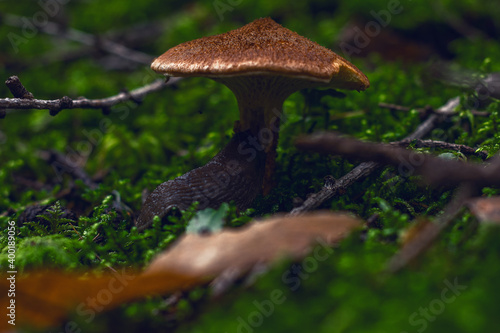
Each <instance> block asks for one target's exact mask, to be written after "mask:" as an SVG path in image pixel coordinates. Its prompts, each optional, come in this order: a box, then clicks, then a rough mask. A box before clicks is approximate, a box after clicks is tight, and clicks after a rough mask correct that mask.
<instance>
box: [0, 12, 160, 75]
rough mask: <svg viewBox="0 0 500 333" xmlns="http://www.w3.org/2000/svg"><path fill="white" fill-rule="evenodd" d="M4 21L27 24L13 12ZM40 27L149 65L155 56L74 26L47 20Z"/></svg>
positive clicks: (41, 29)
mask: <svg viewBox="0 0 500 333" xmlns="http://www.w3.org/2000/svg"><path fill="white" fill-rule="evenodd" d="M2 19H3V23H5V24H6V25H10V26H14V27H18V28H22V27H23V25H24V24H25V23H24V22H23V18H22V17H21V16H17V15H13V14H4V15H3V16H2ZM38 29H39V30H40V31H41V32H43V33H45V34H47V35H52V36H57V37H62V38H66V39H68V40H72V41H75V42H78V43H81V44H84V45H88V46H92V47H96V48H97V49H99V50H103V51H105V52H107V53H110V54H113V55H116V56H118V57H120V58H123V59H126V60H129V61H133V62H136V63H140V64H144V65H149V64H151V61H152V60H153V58H154V57H153V56H150V55H149V54H146V53H143V52H140V51H136V50H132V49H129V48H128V47H125V46H123V45H121V44H118V43H115V42H113V41H110V40H108V39H105V38H102V37H98V36H95V35H92V34H89V33H86V32H83V31H79V30H76V29H72V28H69V29H68V28H65V27H62V26H61V25H59V24H57V23H54V22H47V23H46V24H44V25H41V26H39V27H38Z"/></svg>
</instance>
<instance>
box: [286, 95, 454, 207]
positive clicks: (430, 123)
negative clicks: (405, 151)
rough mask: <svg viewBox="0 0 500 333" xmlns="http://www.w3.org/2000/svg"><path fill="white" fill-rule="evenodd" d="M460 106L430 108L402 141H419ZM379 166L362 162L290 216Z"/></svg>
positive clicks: (315, 194)
mask: <svg viewBox="0 0 500 333" xmlns="http://www.w3.org/2000/svg"><path fill="white" fill-rule="evenodd" d="M459 104H460V98H459V97H454V98H451V99H450V100H448V101H447V102H446V103H445V104H444V105H443V106H441V107H440V108H439V109H437V110H433V109H432V108H430V110H431V111H433V112H434V113H432V114H431V115H430V116H429V117H428V118H427V119H426V120H425V121H424V122H423V123H421V124H420V125H419V126H418V127H417V128H416V129H415V131H414V132H413V133H411V134H410V135H408V136H407V137H406V138H405V139H404V140H415V139H421V138H423V137H424V136H426V135H427V134H428V133H429V132H430V131H432V129H434V128H435V127H436V125H437V124H438V123H440V122H441V121H443V120H444V119H446V118H447V117H449V116H451V115H453V114H454V113H455V108H456V107H457V106H458V105H459ZM381 166H382V165H381V164H378V163H376V162H364V163H361V164H359V165H358V166H357V167H355V168H354V169H352V170H351V171H350V172H349V173H347V174H346V175H344V176H343V177H342V178H340V179H339V180H337V181H336V182H335V183H334V184H333V185H329V186H323V188H322V189H321V190H320V191H319V192H317V193H314V194H312V195H311V196H309V198H307V200H305V201H304V203H303V204H302V205H301V206H298V207H295V208H294V209H292V211H291V212H290V215H299V214H302V213H304V212H307V211H311V210H314V209H315V208H317V207H318V206H320V205H321V204H322V203H323V202H325V201H327V200H330V199H332V198H333V197H335V196H336V195H338V194H341V193H343V192H345V191H346V190H347V188H348V187H349V186H351V185H352V184H354V183H355V182H357V181H359V180H362V179H364V178H366V177H368V176H369V175H370V174H371V173H372V172H373V171H375V170H376V169H378V168H379V167H381Z"/></svg>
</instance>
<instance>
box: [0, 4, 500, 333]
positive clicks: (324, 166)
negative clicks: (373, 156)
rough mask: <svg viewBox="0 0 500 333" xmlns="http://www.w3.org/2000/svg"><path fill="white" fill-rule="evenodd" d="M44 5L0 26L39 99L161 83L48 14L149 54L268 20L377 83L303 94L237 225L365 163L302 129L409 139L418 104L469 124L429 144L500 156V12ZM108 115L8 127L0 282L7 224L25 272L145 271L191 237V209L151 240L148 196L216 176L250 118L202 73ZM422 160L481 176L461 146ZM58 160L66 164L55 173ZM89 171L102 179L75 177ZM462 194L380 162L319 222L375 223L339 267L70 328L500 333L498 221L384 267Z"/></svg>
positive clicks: (332, 262)
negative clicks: (179, 180) (139, 223)
mask: <svg viewBox="0 0 500 333" xmlns="http://www.w3.org/2000/svg"><path fill="white" fill-rule="evenodd" d="M57 1H59V2H57ZM46 3H51V1H48V2H30V3H25V2H12V1H3V2H1V1H0V13H1V14H0V17H1V19H0V21H3V22H7V24H2V25H0V36H2V38H0V78H3V79H7V78H8V77H10V76H11V75H17V76H18V77H19V78H20V79H21V81H22V82H23V84H24V86H25V87H26V88H27V89H28V90H29V91H30V92H32V93H33V94H34V96H35V97H36V98H39V99H57V98H61V97H62V96H70V97H71V98H77V97H78V96H85V97H87V98H103V97H107V96H111V95H115V94H117V93H118V92H119V91H120V90H122V89H124V88H126V89H130V90H131V89H135V88H138V87H141V86H143V85H145V84H148V83H151V82H153V81H154V80H155V79H157V78H158V75H157V74H155V73H153V72H152V71H151V70H150V69H149V67H148V66H147V65H145V64H140V63H137V62H134V61H130V60H126V59H123V58H121V57H118V56H115V55H113V54H110V53H109V52H107V51H106V50H103V49H102V48H99V47H94V46H86V45H83V44H81V43H80V42H78V41H72V40H68V39H67V38H63V37H60V36H59V37H58V36H53V35H50V34H47V33H44V31H43V29H42V28H43V27H42V26H44V27H45V26H47V24H45V25H44V22H43V21H40V20H42V18H41V17H42V16H41V14H40V13H46V14H45V15H46V17H50V20H51V21H53V22H56V23H57V24H59V25H60V26H67V27H68V28H74V29H77V30H80V31H84V32H86V33H89V34H91V35H95V36H102V37H105V38H107V39H111V40H114V41H116V42H117V43H118V44H122V45H126V46H128V47H129V48H131V49H134V50H138V51H140V52H143V53H144V54H146V55H152V56H158V55H160V54H162V53H163V52H164V51H166V50H167V49H168V48H169V47H172V46H175V45H177V44H179V43H181V42H184V41H187V40H191V39H195V38H199V37H202V36H206V35H211V34H217V33H222V32H225V31H228V30H231V29H234V28H237V27H240V26H242V25H244V24H246V23H249V22H251V21H252V20H254V19H256V18H259V17H265V16H270V17H272V18H274V19H275V20H277V21H278V22H279V23H280V24H282V25H283V26H285V27H287V28H289V29H291V30H293V31H296V32H298V33H299V34H300V35H303V36H306V37H308V38H310V39H311V40H313V41H315V42H317V43H319V44H321V45H323V46H326V47H328V48H330V49H332V50H334V51H335V52H337V53H339V54H340V55H341V56H344V57H348V58H349V60H351V61H352V62H353V63H354V64H355V65H356V66H357V67H358V68H360V69H361V70H362V71H363V72H364V73H365V74H366V75H367V76H368V78H369V80H370V82H371V87H370V88H369V89H368V90H366V91H365V92H362V93H358V92H345V98H337V97H335V96H330V95H328V94H326V95H324V96H322V95H321V94H318V92H317V91H316V92H315V91H303V92H298V93H295V94H293V95H292V96H291V97H290V98H288V99H287V100H286V102H285V105H284V112H285V114H286V121H284V122H283V124H282V128H281V132H280V142H279V147H278V158H277V172H276V180H277V186H276V187H275V188H274V189H273V190H272V192H271V193H270V194H269V195H268V196H265V197H263V196H259V197H258V198H257V199H256V201H255V203H254V205H253V207H252V208H251V209H248V210H247V211H245V212H237V211H236V209H235V207H234V206H230V208H229V209H228V212H227V214H226V222H225V224H226V226H227V227H238V226H241V225H243V224H245V223H247V222H248V221H250V220H251V219H252V218H254V217H263V216H270V215H272V214H274V213H278V212H289V211H291V210H292V209H293V207H294V206H293V202H294V198H301V199H306V197H307V195H308V194H310V193H314V192H318V191H319V190H320V189H321V188H322V186H323V183H324V178H325V176H328V175H331V176H333V177H334V178H336V179H338V178H340V177H342V176H343V175H345V174H346V173H347V172H349V171H350V170H351V169H352V168H353V167H354V166H356V165H357V164H359V162H358V161H355V160H349V159H345V158H342V157H332V156H328V155H320V154H315V153H307V152H304V151H300V150H298V149H297V148H295V146H294V140H295V139H296V138H297V137H298V136H299V135H301V134H309V133H313V132H316V131H325V130H327V131H337V132H341V133H343V134H346V135H349V136H352V137H355V138H358V139H361V140H366V141H373V142H392V141H397V140H401V139H403V138H404V137H405V136H407V135H408V134H410V133H412V132H413V131H414V130H415V128H417V127H418V125H419V124H421V123H422V121H424V120H425V115H423V114H422V112H419V110H418V109H422V108H425V107H426V106H431V107H433V108H438V107H440V106H442V105H444V104H445V103H446V102H447V101H448V100H449V99H450V98H453V97H456V96H459V97H460V98H461V105H460V106H459V107H458V108H457V112H456V114H455V115H453V116H452V117H449V118H448V119H447V120H446V121H445V122H443V123H440V124H439V125H438V126H437V127H436V128H435V129H434V130H432V131H431V133H430V134H429V135H428V136H426V137H425V138H424V139H434V140H440V141H446V142H449V143H456V144H462V145H466V146H469V147H473V148H475V149H479V150H481V151H486V152H487V153H488V156H490V157H491V156H493V155H495V154H496V153H497V152H498V150H499V148H500V134H499V131H498V126H500V104H499V103H498V101H497V100H496V99H495V98H493V97H495V93H494V92H493V91H490V92H489V93H488V94H487V96H486V97H485V95H484V92H479V93H478V92H476V91H475V90H474V87H475V82H477V80H481V79H484V78H486V77H487V76H488V75H489V74H490V73H494V72H498V71H500V62H499V61H498V59H500V43H499V37H500V26H499V22H500V9H499V7H498V5H497V4H496V3H495V2H477V3H476V2H471V1H465V0H460V1H448V0H446V1H439V2H435V1H431V0H428V1H427V0H426V1H420V2H416V1H395V0H390V1H376V0H370V1H363V2H355V1H346V2H335V1H307V2H300V1H295V2H294V1H292V2H290V1H281V0H279V1H272V2H269V1H256V2H254V1H252V2H250V1H225V0H220V1H219V0H216V1H189V2H186V1H167V2H165V1H154V0H149V1H134V2H123V1H114V0H113V1H106V2H105V3H104V2H97V1H62V0H54V1H53V2H52V4H53V3H57V4H58V5H57V6H56V7H57V8H58V11H57V13H56V14H54V15H51V14H50V13H51V12H49V10H50V8H49V7H46V6H42V4H46ZM62 3H64V5H63V4H62ZM46 5H47V4H46ZM47 6H48V5H47ZM387 13H389V14H388V15H387ZM7 14H10V15H11V16H8V15H7ZM12 15H16V17H17V18H20V17H25V19H26V20H27V21H24V22H32V23H33V22H35V24H38V25H39V26H38V27H35V29H34V30H32V31H30V30H29V28H27V27H26V26H25V27H23V26H21V27H15V26H13V25H12V24H9V22H11V23H12V20H14V18H15V17H13V16H12ZM37 15H38V16H37ZM384 15H385V16H384ZM37 20H38V21H37ZM14 21H15V20H14ZM21 22H23V21H21ZM40 22H41V23H40ZM370 22H372V23H370ZM360 34H364V35H365V37H366V38H362V37H360ZM356 41H357V42H356ZM499 95H500V94H498V92H497V94H496V97H497V98H498V96H499ZM7 97H12V96H11V94H10V92H9V90H8V89H7V88H6V87H5V86H3V85H2V86H0V98H7ZM380 103H391V104H396V105H401V106H405V107H408V108H409V110H407V111H404V110H403V111H400V110H394V109H388V108H383V107H380V106H379V104H380ZM473 110H476V111H481V112H483V113H485V114H478V113H477V112H475V111H473ZM106 111H107V112H104V113H103V112H101V111H100V110H91V109H73V110H63V111H61V112H60V113H59V114H57V115H56V116H50V115H49V112H48V111H47V110H14V109H12V110H8V111H7V114H6V117H5V119H2V120H0V193H1V195H0V229H1V230H2V233H1V238H0V266H1V268H2V272H1V273H2V274H5V273H6V271H7V267H8V264H9V261H8V260H9V258H8V237H7V228H8V224H9V222H10V221H15V225H16V236H15V237H16V242H17V251H16V268H17V270H18V274H29V273H30V272H34V271H40V270H45V271H49V270H54V269H62V270H68V271H91V270H92V271H101V272H105V271H107V270H109V267H112V268H114V269H119V268H122V267H132V268H135V269H141V268H143V267H145V266H146V265H147V264H148V263H149V262H150V261H151V259H152V258H153V257H154V256H155V254H157V253H159V252H161V251H162V250H164V249H166V248H167V247H168V246H169V245H170V244H172V242H174V241H175V240H176V239H177V237H179V236H180V235H181V234H183V233H184V231H185V228H186V225H187V224H188V222H189V221H190V219H191V218H192V217H193V215H194V212H193V211H188V212H186V213H184V214H183V215H182V217H177V218H172V219H171V220H170V223H169V224H168V225H165V226H163V227H162V226H157V227H156V228H155V229H150V230H148V231H146V232H143V233H139V232H137V230H136V229H134V228H133V218H134V217H136V216H137V213H138V212H139V211H140V208H141V203H142V195H143V192H144V190H145V189H146V190H148V191H151V190H153V189H154V188H155V187H156V186H157V185H158V184H160V183H162V182H164V181H166V180H168V179H173V178H175V177H177V176H179V175H181V174H183V173H185V172H186V171H188V170H191V169H193V168H195V167H199V166H201V165H203V164H204V163H206V162H207V161H208V160H209V159H210V158H211V157H212V156H214V155H215V154H216V153H217V152H218V151H219V150H220V149H221V148H222V147H223V146H224V145H225V144H226V143H227V142H228V141H229V139H230V138H231V136H232V129H233V122H234V121H235V120H236V119H237V118H238V111H237V105H236V101H235V99H234V97H233V95H232V93H231V92H230V91H229V90H228V89H227V88H225V87H224V86H222V85H221V84H219V83H216V82H214V81H211V80H208V79H201V78H190V79H185V80H182V81H180V82H179V83H178V84H177V85H175V86H173V87H167V88H166V89H163V90H162V91H161V92H157V93H153V94H149V95H148V96H146V97H145V98H144V100H143V101H142V102H141V103H139V104H137V103H134V102H130V101H129V102H126V103H121V104H118V105H116V106H113V107H112V108H110V109H108V110H106ZM418 150H419V151H421V152H428V153H432V154H435V155H443V154H444V155H443V156H442V157H443V158H445V157H446V158H452V159H457V160H467V161H477V162H481V160H480V159H479V158H476V157H471V156H465V155H463V154H461V153H458V152H456V151H451V150H442V149H430V148H418ZM58 154H59V155H58ZM55 156H63V157H66V160H70V161H71V164H70V165H67V164H66V165H65V164H61V163H58V162H57V160H55V159H54V158H55ZM75 171H76V172H75ZM79 171H84V172H85V173H86V174H87V175H89V178H88V179H85V178H82V177H78V175H77V172H79ZM455 191H456V189H454V188H453V189H447V188H441V187H438V188H433V187H427V186H425V185H422V183H421V178H420V177H419V176H418V175H410V176H405V175H402V174H401V173H400V172H399V171H398V168H394V167H385V168H382V169H380V170H378V171H377V172H375V173H373V174H372V175H370V176H369V177H367V178H365V179H363V180H362V181H360V182H356V183H355V184H354V185H353V186H350V187H349V188H348V189H347V191H346V192H345V193H343V194H341V195H338V196H336V197H335V198H334V199H333V200H329V201H327V202H325V203H324V204H322V205H321V206H320V207H319V208H321V209H327V210H332V211H348V212H351V213H352V214H354V215H356V216H358V217H360V218H361V219H363V220H365V221H366V220H368V219H370V218H372V219H373V218H374V216H378V217H377V218H376V221H375V222H373V223H371V224H367V225H366V226H365V227H364V228H363V229H362V230H359V231H357V232H355V233H353V234H351V235H350V236H349V237H348V238H347V239H345V240H344V241H342V242H341V243H340V244H339V245H338V246H337V247H335V248H334V249H333V251H332V252H331V253H330V252H329V251H328V253H329V256H328V258H327V259H326V260H323V261H317V262H316V263H314V265H312V264H311V265H309V266H308V265H305V262H304V265H302V266H301V262H298V263H296V262H295V263H294V262H290V261H286V260H285V261H282V262H281V263H279V264H278V265H274V266H273V267H272V268H271V269H270V270H268V271H266V272H265V273H263V274H262V275H259V276H258V277H257V278H256V279H255V280H254V281H252V283H251V284H247V285H245V284H244V283H240V282H237V283H236V284H235V286H233V287H231V288H230V289H229V290H227V291H226V292H225V293H223V294H222V295H220V296H218V297H217V298H213V297H211V291H210V289H209V288H208V287H199V288H197V289H195V290H192V291H189V292H185V293H181V294H177V295H174V296H171V297H168V296H165V295H163V296H156V297H148V298H146V299H145V300H141V301H137V302H134V303H127V304H123V305H121V306H120V307H118V308H115V309H113V310H111V311H107V312H103V313H96V316H95V318H94V317H92V318H91V320H89V318H90V317H89V316H88V315H87V316H85V315H81V314H79V313H77V312H76V310H75V312H74V313H73V314H71V316H70V319H71V320H72V321H74V322H76V323H77V327H78V329H80V330H81V332H136V331H140V330H142V331H143V332H147V331H163V332H167V331H168V332H170V331H172V332H174V331H175V332H245V333H250V332H398V333H402V332H408V333H410V332H419V333H421V332H454V333H458V332H496V331H498V330H499V328H498V327H499V324H500V319H499V317H498V308H499V305H500V302H499V300H498V296H499V295H500V287H499V286H498V285H499V278H500V268H499V267H500V266H499V263H500V241H499V240H500V227H499V226H498V225H494V224H483V223H479V222H478V219H477V217H476V216H474V215H473V214H472V213H471V212H470V211H469V210H468V209H467V208H465V207H464V208H463V209H461V210H460V211H459V212H458V214H457V215H456V217H455V218H454V219H453V221H452V223H451V224H450V226H449V227H448V228H446V229H445V230H444V231H443V232H442V233H441V234H440V235H439V236H438V238H437V240H436V241H435V242H434V243H433V246H432V247H431V248H430V249H429V250H428V251H427V252H425V253H423V254H421V255H420V256H419V257H418V258H417V260H415V261H413V262H412V263H410V264H409V265H406V266H405V267H404V268H403V269H401V270H400V271H398V272H396V273H388V272H387V271H386V267H387V263H388V261H389V260H390V259H391V258H392V257H393V255H394V254H396V253H397V252H398V251H399V249H400V248H401V246H402V243H403V240H404V239H405V238H404V237H405V234H407V230H408V228H409V227H410V226H412V225H414V224H415V223H417V221H433V220H435V219H436V217H438V216H440V214H442V210H443V208H444V207H445V206H446V205H447V204H448V203H449V202H450V200H452V197H453V194H454V193H456V192H455ZM481 191H482V195H483V196H484V197H488V196H495V195H498V194H500V191H499V190H498V188H493V187H484V188H482V190H481ZM480 195H481V193H480ZM48 207H49V208H48ZM47 208H48V209H47ZM375 214H377V215H375ZM309 264H310V263H309ZM2 293H3V291H2ZM40 293H43V290H40ZM1 297H5V295H3V294H2V295H1ZM2 311H5V310H2ZM2 318H3V319H2V320H6V319H5V316H4V315H3V312H2ZM63 329H64V326H62V328H61V327H55V328H52V330H49V331H51V332H55V331H57V332H59V331H61V330H63ZM75 332H76V330H75Z"/></svg>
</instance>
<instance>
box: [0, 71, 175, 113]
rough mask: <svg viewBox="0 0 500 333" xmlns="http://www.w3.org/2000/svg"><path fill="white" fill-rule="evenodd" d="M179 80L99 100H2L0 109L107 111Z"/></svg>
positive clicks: (138, 99) (139, 98) (137, 99)
mask: <svg viewBox="0 0 500 333" xmlns="http://www.w3.org/2000/svg"><path fill="white" fill-rule="evenodd" d="M179 80H180V78H171V79H170V80H169V81H168V82H165V81H164V80H162V79H158V80H156V81H154V82H153V83H150V84H147V85H145V86H143V87H140V88H137V89H134V90H131V91H122V92H120V93H119V94H117V95H114V96H110V97H106V98H101V99H87V98H79V99H71V98H69V97H67V96H64V97H62V98H60V99H54V100H42V99H22V98H2V99H0V110H1V109H39V110H50V113H51V115H55V114H57V113H58V112H59V111H61V110H64V109H103V110H106V109H109V108H110V107H112V106H114V105H116V104H118V103H122V102H126V101H133V102H136V103H140V101H141V100H142V99H143V98H144V97H145V96H146V95H148V94H150V93H153V92H156V91H159V90H161V89H163V88H165V87H167V86H172V85H175V84H177V82H178V81H179Z"/></svg>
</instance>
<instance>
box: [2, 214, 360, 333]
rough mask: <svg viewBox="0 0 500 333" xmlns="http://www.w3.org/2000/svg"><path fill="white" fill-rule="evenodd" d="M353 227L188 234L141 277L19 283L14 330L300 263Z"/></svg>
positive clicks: (287, 225)
mask: <svg viewBox="0 0 500 333" xmlns="http://www.w3.org/2000/svg"><path fill="white" fill-rule="evenodd" d="M359 226H361V222H360V221H359V220H357V219H355V218H353V217H350V216H348V215H345V214H333V213H316V214H309V215H302V216H297V217H284V216H282V217H275V218H271V219H268V220H264V221H261V222H253V223H250V224H248V225H247V226H244V227H242V228H239V229H230V230H228V229H226V230H224V231H222V232H220V233H216V234H212V235H197V234H186V235H184V236H183V237H181V238H180V239H179V240H178V241H177V243H176V244H175V245H173V246H172V247H171V248H169V249H167V250H166V251H164V252H163V253H161V254H160V255H159V256H158V257H157V258H156V259H155V260H153V262H152V263H151V265H150V266H149V267H148V268H147V269H146V270H145V271H144V272H142V273H137V272H136V273H133V272H127V271H125V270H119V271H118V272H114V273H107V274H101V275H100V276H93V275H90V274H78V273H61V272H58V271H50V272H47V273H39V274H30V275H27V276H17V277H16V288H15V289H16V296H15V304H16V326H15V328H18V327H20V326H21V327H23V326H27V325H29V326H33V327H37V328H43V327H49V326H54V325H58V324H61V323H62V322H63V320H64V319H65V318H66V317H67V315H68V314H69V313H75V314H76V315H77V316H82V318H83V319H84V320H88V321H90V320H92V319H93V317H94V316H95V315H96V314H98V313H100V312H102V311H105V310H108V309H110V308H112V307H114V306H117V305H119V304H121V303H124V302H127V301H131V300H134V299H137V298H141V297H144V296H146V295H154V294H157V295H158V294H167V293H171V292H175V291H179V290H188V289H190V288H192V287H194V286H196V285H202V284H206V283H208V282H210V281H211V280H213V279H214V278H216V277H217V276H219V275H221V274H223V273H224V272H225V271H227V270H232V271H233V272H237V273H238V275H239V276H242V275H243V274H245V273H246V272H248V271H250V270H251V269H252V267H254V266H255V265H260V264H263V263H264V264H269V263H271V262H273V261H275V260H276V259H279V258H280V257H283V256H286V257H289V258H294V259H299V258H302V257H304V256H306V255H307V253H308V252H309V250H310V249H311V247H312V246H313V245H314V243H317V242H322V243H328V244H332V243H334V242H337V241H339V240H340V239H342V238H343V237H344V236H346V235H347V234H348V233H349V232H350V231H351V230H352V229H354V228H357V227H359ZM6 278H7V276H3V277H2V279H1V281H0V285H2V287H5V289H3V290H8V289H9V281H8V280H7V279H6ZM0 297H1V299H0V307H2V308H3V309H5V308H6V307H7V306H8V305H9V301H10V300H9V298H7V293H3V294H2V295H1V296H0ZM69 324H71V323H69ZM73 324H75V323H73ZM75 325H76V324H75ZM12 328H14V327H13V326H10V325H9V324H8V323H7V321H6V320H4V321H2V322H1V324H0V330H1V331H2V332H3V331H7V330H9V329H12ZM71 330H73V331H74V330H75V328H71Z"/></svg>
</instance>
